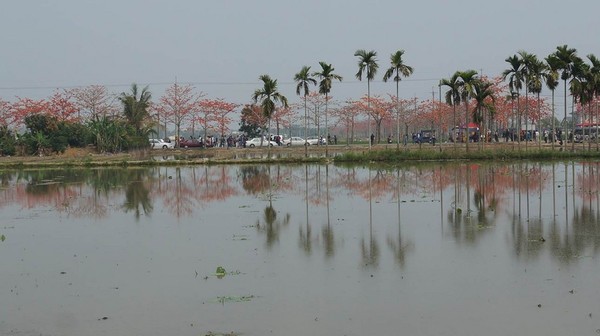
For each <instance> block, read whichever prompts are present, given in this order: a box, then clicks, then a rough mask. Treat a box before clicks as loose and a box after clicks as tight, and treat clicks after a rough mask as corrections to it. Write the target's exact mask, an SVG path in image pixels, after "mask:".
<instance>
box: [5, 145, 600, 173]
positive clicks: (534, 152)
mask: <svg viewBox="0 0 600 336" xmlns="http://www.w3.org/2000/svg"><path fill="white" fill-rule="evenodd" d="M575 158H586V159H600V144H597V143H585V144H581V143H576V144H575V146H574V147H573V144H571V143H567V144H564V145H563V146H560V145H559V144H558V143H556V144H555V145H554V146H552V144H548V143H542V144H538V143H535V142H530V143H527V144H525V143H523V142H522V143H520V144H518V143H516V142H514V143H513V142H499V143H485V144H480V143H469V149H468V151H467V146H466V145H465V144H453V143H442V144H435V145H432V144H421V145H419V144H408V145H406V146H404V145H403V144H400V145H399V146H398V145H397V144H395V143H392V144H387V143H386V144H376V145H373V146H371V148H369V146H368V145H366V144H354V145H345V144H343V145H339V144H338V145H330V146H318V147H317V146H311V147H309V148H307V150H306V151H305V148H304V147H303V146H302V147H273V148H266V147H264V148H207V149H199V148H193V149H183V148H181V149H179V148H176V149H165V150H163V149H160V150H150V149H147V150H146V149H144V150H135V151H130V152H120V153H97V152H96V151H95V149H94V148H69V149H67V150H66V151H65V152H64V153H60V154H53V155H48V156H3V157H0V168H28V167H74V166H83V167H98V166H148V165H193V164H230V163H276V162H279V163H301V162H337V161H340V162H353V161H355V162H365V161H367V162H370V161H381V162H386V161H387V162H391V163H395V162H400V161H409V160H411V161H418V160H428V161H431V160H440V161H445V160H507V159H575Z"/></svg>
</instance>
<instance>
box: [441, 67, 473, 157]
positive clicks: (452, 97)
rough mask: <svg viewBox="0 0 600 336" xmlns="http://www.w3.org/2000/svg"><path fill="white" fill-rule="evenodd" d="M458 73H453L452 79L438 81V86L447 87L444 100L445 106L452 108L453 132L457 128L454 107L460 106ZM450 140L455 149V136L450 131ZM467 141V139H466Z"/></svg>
mask: <svg viewBox="0 0 600 336" xmlns="http://www.w3.org/2000/svg"><path fill="white" fill-rule="evenodd" d="M459 75H460V72H458V71H457V72H455V73H454V75H452V77H450V78H449V79H445V78H444V79H442V80H441V81H440V86H447V87H448V91H446V94H445V99H446V104H448V105H452V108H453V113H454V120H453V121H452V122H453V125H452V129H453V130H454V129H455V128H456V126H457V124H456V105H459V104H460V90H459V88H460V81H459V79H460V77H459ZM452 139H453V142H454V148H455V149H456V140H457V139H456V138H455V134H454V131H452ZM467 140H468V139H467Z"/></svg>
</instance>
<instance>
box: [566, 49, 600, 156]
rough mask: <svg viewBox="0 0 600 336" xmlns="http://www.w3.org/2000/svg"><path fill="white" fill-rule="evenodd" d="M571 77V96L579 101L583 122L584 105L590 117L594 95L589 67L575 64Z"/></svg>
mask: <svg viewBox="0 0 600 336" xmlns="http://www.w3.org/2000/svg"><path fill="white" fill-rule="evenodd" d="M572 75H573V80H572V81H571V92H572V94H573V96H574V97H575V98H576V99H577V100H578V101H579V104H580V105H581V109H582V113H583V117H582V120H585V105H586V104H588V105H589V111H590V112H589V113H590V116H591V109H592V101H593V100H594V93H595V90H596V88H595V83H594V76H593V74H592V71H591V67H590V66H589V65H588V64H586V63H584V61H583V60H580V61H576V62H575V67H574V68H573V73H572ZM590 120H591V118H590ZM573 143H574V141H573ZM582 143H583V141H582ZM584 146H585V144H584Z"/></svg>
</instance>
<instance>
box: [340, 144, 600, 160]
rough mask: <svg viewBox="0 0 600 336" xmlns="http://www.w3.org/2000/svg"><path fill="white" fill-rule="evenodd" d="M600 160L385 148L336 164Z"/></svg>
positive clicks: (561, 154)
mask: <svg viewBox="0 0 600 336" xmlns="http://www.w3.org/2000/svg"><path fill="white" fill-rule="evenodd" d="M575 158H579V159H585V158H590V159H600V152H597V151H561V150H552V149H545V148H542V149H537V148H536V149H528V150H527V151H525V150H513V149H508V148H498V149H482V150H479V149H471V150H469V151H468V152H467V151H465V150H457V151H455V150H453V149H451V148H445V149H442V148H441V147H440V148H438V149H419V150H394V149H384V150H377V151H362V152H348V153H344V154H341V155H339V156H336V157H335V161H336V162H370V161H381V162H401V161H452V160H493V161H503V160H525V159H528V160H557V159H575Z"/></svg>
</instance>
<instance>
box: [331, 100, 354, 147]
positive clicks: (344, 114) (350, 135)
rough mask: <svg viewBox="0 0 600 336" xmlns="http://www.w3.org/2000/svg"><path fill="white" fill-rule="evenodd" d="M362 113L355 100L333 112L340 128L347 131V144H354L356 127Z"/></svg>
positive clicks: (348, 101) (347, 102)
mask: <svg viewBox="0 0 600 336" xmlns="http://www.w3.org/2000/svg"><path fill="white" fill-rule="evenodd" d="M360 113H361V110H359V108H358V104H357V102H356V101H354V100H347V101H346V103H345V104H344V105H342V106H340V107H338V108H336V109H333V110H332V111H331V114H332V115H333V116H334V117H336V118H337V120H338V127H341V128H342V129H344V130H345V131H346V144H349V143H351V142H352V143H354V126H355V121H356V118H357V117H358V116H359V114H360Z"/></svg>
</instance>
